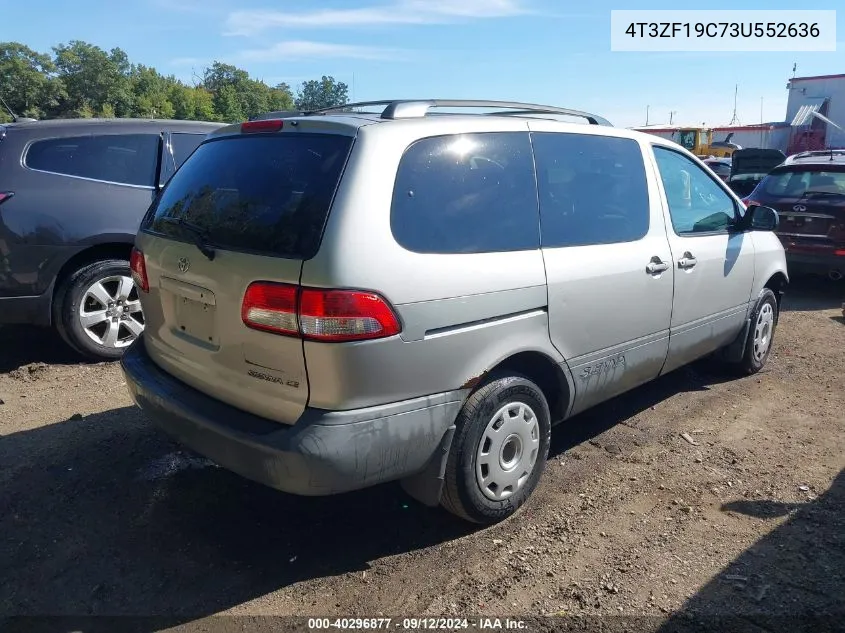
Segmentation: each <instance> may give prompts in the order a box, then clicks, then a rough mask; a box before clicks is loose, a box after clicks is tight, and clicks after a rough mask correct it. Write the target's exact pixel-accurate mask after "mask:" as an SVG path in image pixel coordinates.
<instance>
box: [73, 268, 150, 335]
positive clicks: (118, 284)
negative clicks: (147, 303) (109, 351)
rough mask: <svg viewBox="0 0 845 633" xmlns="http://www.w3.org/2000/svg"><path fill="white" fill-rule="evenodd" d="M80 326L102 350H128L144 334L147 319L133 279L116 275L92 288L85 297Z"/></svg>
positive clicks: (91, 286) (95, 284)
mask: <svg viewBox="0 0 845 633" xmlns="http://www.w3.org/2000/svg"><path fill="white" fill-rule="evenodd" d="M79 324H80V325H81V326H82V329H83V331H84V332H85V334H86V335H87V336H88V337H89V338H90V339H91V340H92V341H94V342H95V343H96V344H97V345H102V346H103V347H109V348H121V347H126V346H127V345H129V344H131V343H132V342H133V341H134V340H135V339H136V338H138V335H139V334H141V332H143V331H144V315H143V313H142V312H141V301H140V300H139V298H138V289H137V288H136V287H135V282H134V281H132V278H131V277H126V276H124V275H114V276H111V277H105V278H103V279H100V280H98V281H95V282H94V283H93V284H91V285H90V286H89V287H88V289H87V290H86V291H85V293H84V294H83V295H82V301H81V302H80V306H79Z"/></svg>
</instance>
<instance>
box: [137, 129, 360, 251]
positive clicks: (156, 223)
mask: <svg viewBox="0 0 845 633" xmlns="http://www.w3.org/2000/svg"><path fill="white" fill-rule="evenodd" d="M351 147H352V139H351V138H350V137H346V136H339V135H333V134H299V133H297V134H296V135H293V134H290V135H284V134H267V135H264V134H255V135H242V136H233V137H227V138H220V139H214V140H210V141H207V142H206V143H204V144H202V145H200V146H199V147H198V148H197V150H196V151H195V152H194V153H193V154H191V156H190V157H189V158H188V159H187V160H186V161H185V163H184V164H183V165H182V166H181V167H180V168H179V170H178V171H177V172H176V174H175V175H174V176H173V178H171V179H170V181H169V182H168V184H167V186H166V187H165V188H164V190H163V192H162V193H161V195H160V196H159V199H158V201H157V202H156V203H155V204H154V205H153V207H152V208H151V209H150V212H149V214H148V216H147V218H146V219H145V221H144V227H143V228H144V229H145V230H147V231H151V232H153V233H158V234H160V235H164V236H167V237H170V238H173V239H181V240H184V241H187V239H186V237H185V235H184V233H183V232H182V230H181V229H180V227H179V226H178V225H176V224H174V223H173V222H172V221H168V219H170V220H173V219H177V218H181V219H183V220H185V221H187V222H190V223H192V224H194V225H197V226H198V227H200V228H201V229H203V230H204V231H205V232H206V237H207V241H208V242H209V243H210V244H212V245H214V246H216V247H218V248H221V249H224V250H235V251H245V252H254V253H260V254H266V255H275V256H279V257H286V258H309V257H312V256H313V255H314V254H315V253H316V251H317V248H318V246H319V242H320V238H321V236H322V231H323V227H324V225H325V221H326V218H327V216H328V213H329V207H330V206H331V203H332V199H333V197H334V192H335V190H336V189H337V185H338V182H339V181H340V177H341V173H342V171H343V167H344V165H345V164H346V159H347V157H348V155H349V151H350V148H351Z"/></svg>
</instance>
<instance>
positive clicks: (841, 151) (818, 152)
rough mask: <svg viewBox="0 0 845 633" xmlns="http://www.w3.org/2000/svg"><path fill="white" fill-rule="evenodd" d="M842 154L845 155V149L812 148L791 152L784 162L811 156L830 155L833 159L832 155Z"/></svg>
mask: <svg viewBox="0 0 845 633" xmlns="http://www.w3.org/2000/svg"><path fill="white" fill-rule="evenodd" d="M843 155H845V149H814V150H808V151H803V152H798V153H797V154H792V155H791V156H787V157H786V162H787V163H790V162H792V161H795V160H800V159H802V158H813V157H822V156H830V159H831V160H833V157H834V156H843Z"/></svg>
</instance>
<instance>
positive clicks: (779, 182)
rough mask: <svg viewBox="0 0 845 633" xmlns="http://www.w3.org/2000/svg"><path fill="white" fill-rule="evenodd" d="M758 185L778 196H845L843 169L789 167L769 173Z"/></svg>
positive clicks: (764, 190) (767, 192) (771, 194)
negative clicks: (788, 168)
mask: <svg viewBox="0 0 845 633" xmlns="http://www.w3.org/2000/svg"><path fill="white" fill-rule="evenodd" d="M760 186H761V187H762V191H763V192H764V193H766V194H768V195H770V196H774V197H779V198H804V197H811V196H820V197H821V196H834V197H835V196H845V171H820V170H817V169H791V170H786V171H780V172H774V173H772V174H769V176H768V177H767V178H766V179H765V180H764V181H763V182H762V183H761V185H760Z"/></svg>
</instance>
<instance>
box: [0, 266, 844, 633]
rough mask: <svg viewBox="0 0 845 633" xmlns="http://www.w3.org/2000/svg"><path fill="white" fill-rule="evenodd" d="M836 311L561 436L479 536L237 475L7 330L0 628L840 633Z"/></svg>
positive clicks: (793, 319)
mask: <svg viewBox="0 0 845 633" xmlns="http://www.w3.org/2000/svg"><path fill="white" fill-rule="evenodd" d="M844 299H845V286H844V285H842V284H839V285H835V284H833V283H832V282H827V281H808V280H797V281H796V282H795V283H794V284H793V287H791V288H790V292H789V294H788V295H787V298H786V303H785V306H784V311H783V313H782V315H781V321H780V324H779V326H778V329H777V332H776V338H775V348H774V351H773V354H772V356H771V357H770V360H769V364H768V365H767V367H766V369H765V370H764V371H763V372H762V373H760V374H758V375H756V376H753V377H749V378H744V379H740V380H737V379H732V378H730V377H729V376H727V375H725V374H724V373H723V372H720V371H718V369H717V368H715V367H713V366H711V365H708V364H704V363H698V364H696V365H694V366H692V367H690V368H686V369H682V370H679V371H677V372H675V373H673V374H671V375H669V376H666V377H665V378H662V379H660V380H659V381H657V382H655V383H653V384H651V385H647V386H645V387H642V388H640V389H638V390H636V391H634V392H632V393H629V394H627V395H625V396H622V397H620V398H617V399H616V400H614V401H612V402H609V403H607V404H605V405H602V406H600V407H598V408H596V409H594V410H592V411H589V412H587V413H585V414H582V415H580V416H578V417H577V418H575V419H572V420H570V421H569V422H567V423H566V424H565V425H562V426H559V427H557V428H556V430H555V431H554V432H553V435H552V440H553V441H552V451H551V457H550V461H549V464H548V466H547V469H546V472H545V474H544V477H543V479H542V481H541V484H540V486H539V487H538V489H537V491H536V492H535V494H534V496H533V498H532V500H531V501H530V502H529V504H528V505H527V507H526V508H525V510H524V511H523V512H521V513H519V514H518V515H517V516H515V517H514V518H512V519H511V520H509V521H507V522H505V523H503V524H501V525H498V526H495V527H492V528H489V529H485V530H477V529H474V528H472V527H470V526H467V525H466V524H464V523H462V522H460V521H458V520H456V519H453V518H452V517H451V516H449V515H448V514H446V513H445V512H443V511H440V510H429V509H426V508H423V507H420V506H419V505H417V504H416V503H415V502H413V501H412V500H410V499H408V498H407V497H406V496H404V495H403V493H402V492H401V490H400V489H399V487H398V486H397V485H386V486H382V487H379V488H376V489H372V490H367V491H363V492H360V493H353V494H348V495H343V496H339V497H333V498H322V499H305V498H296V497H292V496H287V495H284V494H281V493H278V492H275V491H273V490H270V489H266V488H264V487H262V486H260V485H257V484H253V483H251V482H248V481H245V480H243V479H241V478H239V477H237V476H236V475H233V474H230V473H228V472H226V471H224V470H223V469H220V468H216V467H214V466H213V465H211V464H210V463H208V462H207V461H205V460H202V459H199V458H195V457H191V456H190V455H186V454H183V453H180V451H179V447H178V446H176V445H175V444H174V443H172V442H171V441H170V440H168V439H167V438H166V437H164V436H163V435H161V434H160V433H159V432H157V431H156V430H155V429H153V428H152V427H151V426H150V424H149V423H148V422H147V421H146V420H145V419H144V416H143V415H142V413H141V412H140V411H139V410H138V409H136V408H134V407H133V406H132V405H131V402H130V399H129V397H128V395H127V393H126V388H125V386H124V384H123V378H122V375H121V373H120V371H119V368H118V366H117V365H116V364H114V363H104V364H85V363H80V362H79V360H78V359H77V358H75V357H74V356H73V355H72V354H70V353H69V352H67V351H66V350H65V348H64V346H63V345H62V344H61V343H60V342H59V341H58V339H57V338H56V337H54V336H51V335H50V334H49V333H45V332H42V331H37V330H29V329H25V328H24V329H21V328H5V329H2V330H0V399H2V404H0V617H3V616H14V615H65V616H67V615H75V616H100V615H139V616H147V615H160V616H167V618H168V622H169V623H170V624H172V625H179V624H184V625H186V626H188V627H189V628H190V627H196V626H197V623H198V622H202V621H203V618H206V617H208V616H212V615H214V614H219V613H227V614H239V615H252V616H261V615H293V614H296V615H314V616H351V615H367V616H377V615H385V616H394V617H395V616H408V615H456V616H457V615H460V616H466V615H469V614H471V615H501V616H504V615H512V616H529V615H533V616H538V615H549V614H558V615H563V614H575V615H579V616H585V615H589V616H592V615H603V616H610V615H616V616H619V615H622V616H634V615H640V616H648V617H649V618H650V619H649V620H648V622H651V623H652V624H653V627H652V628H654V629H656V628H658V626H661V618H662V620H667V618H669V620H668V624H671V622H672V621H673V620H672V619H671V618H676V617H679V616H677V615H672V614H677V612H679V611H681V610H682V611H683V613H684V614H686V616H687V617H685V621H686V622H688V623H695V622H699V623H702V622H707V621H708V620H707V618H708V617H709V616H715V615H739V616H742V617H743V618H745V620H744V621H746V622H750V621H751V620H752V619H754V618H757V619H758V620H756V621H761V622H762V620H759V618H761V617H762V616H770V617H771V620H770V622H771V623H775V624H771V623H770V624H769V625H767V626H764V625H762V624H761V625H760V626H761V627H762V628H760V629H755V630H764V629H765V630H785V629H782V628H780V627H779V626H778V625H777V624H776V623H778V622H780V623H781V624H782V623H783V622H785V621H786V620H785V619H780V620H779V619H778V618H785V615H786V614H792V615H798V616H800V615H802V614H815V615H819V614H821V615H829V616H832V618H834V619H832V620H831V622H838V623H839V624H840V625H842V626H845V624H842V623H843V622H845V319H843V317H842V311H841V305H842V301H843V300H844ZM682 433H683V434H686V437H687V438H688V439H685V437H682V435H681V434H682ZM688 440H692V441H688ZM670 616H671V618H670ZM837 617H838V618H839V619H836V618H837ZM696 618H699V619H696ZM605 621H609V620H605ZM0 623H2V620H0ZM662 626H664V627H665V626H667V623H663V624H662ZM831 626H834V628H835V627H837V626H838V625H836V624H831ZM0 628H2V626H0ZM790 628H791V629H792V630H799V629H798V628H795V627H790ZM186 630H187V629H186ZM191 630H200V629H198V628H197V629H194V628H191ZM201 630H206V629H201ZM637 630H642V629H639V628H638V629H637ZM665 630H669V629H665ZM696 630H697V629H696ZM826 630H827V629H826ZM830 630H833V629H830Z"/></svg>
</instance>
